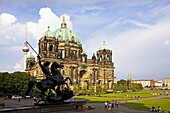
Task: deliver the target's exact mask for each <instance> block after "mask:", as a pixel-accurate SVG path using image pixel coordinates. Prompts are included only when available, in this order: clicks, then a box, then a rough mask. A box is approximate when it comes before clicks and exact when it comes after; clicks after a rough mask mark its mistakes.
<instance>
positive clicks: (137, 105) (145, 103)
mask: <svg viewBox="0 0 170 113" xmlns="http://www.w3.org/2000/svg"><path fill="white" fill-rule="evenodd" d="M166 92H169V90H142V91H139V92H128V93H112V94H100V95H87V96H76V98H86V99H87V100H88V102H90V103H101V102H102V103H103V102H106V101H112V100H118V101H123V102H125V101H126V100H133V99H137V97H138V96H140V97H141V98H150V97H155V96H159V95H160V93H161V94H164V93H166ZM153 93H154V95H153ZM125 96H126V97H125ZM135 97H136V98H135ZM124 105H125V106H129V107H131V108H132V109H139V110H149V109H150V108H151V107H152V106H155V107H158V106H161V109H162V110H168V111H170V97H165V98H163V99H154V100H139V101H137V102H131V103H125V104H124Z"/></svg>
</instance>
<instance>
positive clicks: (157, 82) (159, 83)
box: [155, 81, 163, 87]
mask: <svg viewBox="0 0 170 113" xmlns="http://www.w3.org/2000/svg"><path fill="white" fill-rule="evenodd" d="M155 86H158V87H161V86H163V82H162V81H155Z"/></svg>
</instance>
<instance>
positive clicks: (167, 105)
mask: <svg viewBox="0 0 170 113" xmlns="http://www.w3.org/2000/svg"><path fill="white" fill-rule="evenodd" d="M124 105H125V106H129V107H131V108H132V109H141V110H149V109H150V108H151V107H152V106H155V107H156V108H157V107H158V106H160V107H161V109H162V110H167V111H170V97H168V98H164V99H155V100H142V101H138V102H131V103H125V104H124Z"/></svg>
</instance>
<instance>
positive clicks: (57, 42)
mask: <svg viewBox="0 0 170 113" xmlns="http://www.w3.org/2000/svg"><path fill="white" fill-rule="evenodd" d="M38 47H39V53H38V54H39V56H40V57H41V58H42V61H44V62H45V61H49V62H51V64H52V62H57V63H62V64H63V65H64V68H63V69H60V72H61V74H62V75H63V77H70V78H71V80H72V81H73V83H74V85H76V86H77V87H78V88H79V89H82V88H85V89H89V88H91V87H94V86H95V85H96V84H97V85H100V86H101V87H105V88H106V89H107V90H112V89H113V83H114V69H115V67H114V63H113V62H112V51H111V50H110V49H109V47H108V46H107V45H106V43H105V42H103V44H102V45H101V46H100V47H99V50H97V52H96V54H93V55H92V57H91V59H88V58H87V54H86V53H85V52H84V51H83V47H82V44H81V42H80V40H79V38H78V37H77V35H76V34H75V33H74V32H73V31H72V30H70V29H68V28H67V23H66V21H65V17H64V16H63V17H62V23H61V27H60V28H59V29H57V30H55V31H50V28H49V27H48V30H47V31H45V32H44V33H43V34H42V37H41V38H40V39H39V43H38ZM26 72H28V73H30V74H31V76H35V77H36V78H37V80H42V79H45V75H44V74H43V72H42V71H41V68H40V66H39V64H38V61H35V57H34V56H33V55H32V54H30V55H29V56H27V59H26Z"/></svg>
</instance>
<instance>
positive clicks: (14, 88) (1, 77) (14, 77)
mask: <svg viewBox="0 0 170 113" xmlns="http://www.w3.org/2000/svg"><path fill="white" fill-rule="evenodd" d="M31 79H34V80H35V77H33V76H31V75H30V74H29V73H26V72H14V73H8V72H4V73H0V81H1V82H0V87H1V89H2V90H3V91H4V94H6V95H8V94H17V95H18V94H20V95H24V94H25V92H26V90H27V88H28V83H29V81H30V80H31Z"/></svg>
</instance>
